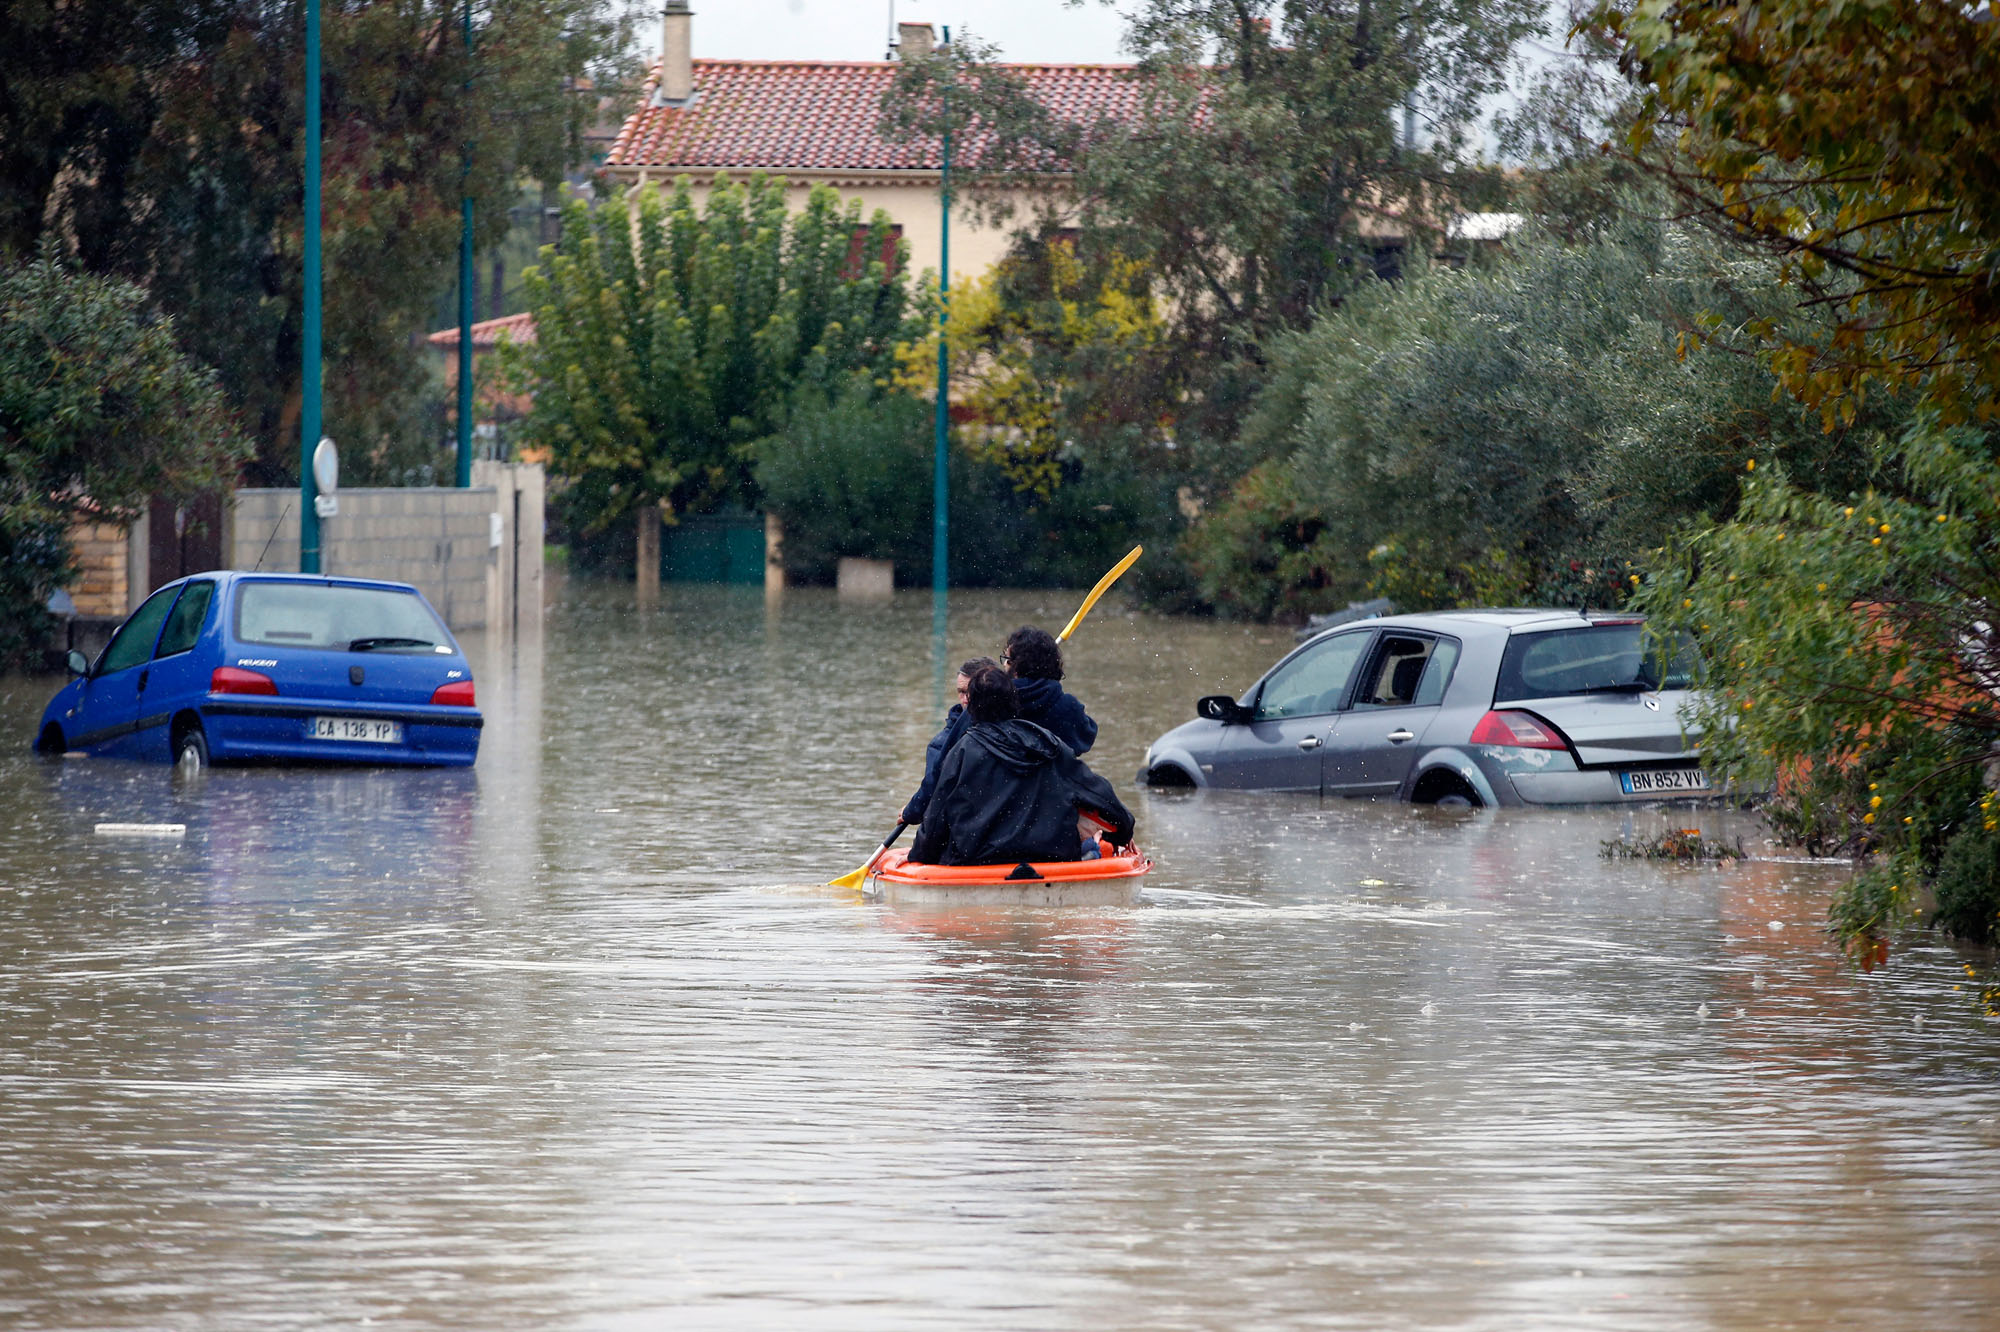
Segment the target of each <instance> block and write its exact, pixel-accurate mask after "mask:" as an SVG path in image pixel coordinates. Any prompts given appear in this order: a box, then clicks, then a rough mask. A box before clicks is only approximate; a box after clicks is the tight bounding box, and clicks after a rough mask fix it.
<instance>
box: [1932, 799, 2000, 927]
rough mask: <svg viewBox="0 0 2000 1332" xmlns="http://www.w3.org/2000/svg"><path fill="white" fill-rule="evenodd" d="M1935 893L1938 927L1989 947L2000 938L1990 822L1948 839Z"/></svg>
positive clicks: (1995, 844) (1996, 854)
mask: <svg viewBox="0 0 2000 1332" xmlns="http://www.w3.org/2000/svg"><path fill="white" fill-rule="evenodd" d="M1988 808H1989V809H1990V808H1991V806H1990V805H1989V806H1988ZM1935 891H1936V893H1937V923H1938V925H1939V926H1940V927H1942V928H1943V929H1946V930H1949V931H1950V932H1951V933H1953V934H1955V935H1957V936H1959V937H1960V938H1961V939H1968V940H1970V941H1972V942H1973V943H1982V944H1990V943H1992V942H1993V940H1994V938H1995V936H1996V935H2000V836H1996V835H1995V834H1994V832H1993V831H1992V823H1991V820H1990V819H1988V820H1983V821H1981V822H1979V823H1976V824H1973V825H1970V826H1968V827H1966V828H1963V829H1961V830H1960V831H1959V833H1958V835H1957V836H1955V837H1953V838H1952V839H1951V841H1950V843H1949V844H1948V845H1947V846H1946V847H1945V851H1944V856H1943V858H1942V859H1941V860H1940V861H1939V863H1938V871H1937V884H1936V889H1935Z"/></svg>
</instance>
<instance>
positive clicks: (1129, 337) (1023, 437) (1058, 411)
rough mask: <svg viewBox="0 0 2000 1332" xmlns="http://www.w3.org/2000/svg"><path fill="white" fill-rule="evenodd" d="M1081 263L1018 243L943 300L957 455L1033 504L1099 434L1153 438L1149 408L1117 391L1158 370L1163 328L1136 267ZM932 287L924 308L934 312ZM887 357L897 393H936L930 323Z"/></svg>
mask: <svg viewBox="0 0 2000 1332" xmlns="http://www.w3.org/2000/svg"><path fill="white" fill-rule="evenodd" d="M1097 258H1098V261H1097V262H1095V263H1092V264H1086V263H1084V262H1083V261H1082V260H1081V259H1080V258H1079V257H1078V255H1077V253H1076V249H1075V247H1074V246H1072V245H1070V244H1069V243H1067V242H1066V241H1062V240H1054V241H1048V242H1044V243H1040V244H1024V245H1022V246H1021V247H1019V248H1018V249H1017V250H1016V252H1015V253H1014V254H1013V255H1011V256H1010V257H1008V258H1006V259H1004V260H1002V261H1001V262H1000V263H998V264H996V265H995V266H994V267H993V268H992V269H990V270H989V271H988V272H986V273H985V274H983V275H982V276H981V277H980V278H979V279H978V280H976V281H975V282H974V283H973V284H972V285H971V286H969V287H960V288H959V289H957V290H955V291H953V292H952V293H951V318H950V319H949V320H948V321H947V322H946V323H945V338H946V343H947V346H948V348H949V353H948V356H947V367H948V373H949V376H950V395H951V402H952V406H953V408H954V410H955V411H957V412H958V413H959V414H960V415H961V416H962V417H963V418H965V420H966V422H967V427H966V430H965V432H964V438H965V444H966V447H967V448H968V449H969V450H970V451H971V452H972V454H973V456H975V457H977V458H980V459H982V460H984V461H987V462H990V463H992V464H994V465H995V466H997V467H999V468H1000V469H1001V470H1002V471H1003V472H1005V473H1006V474H1007V475H1008V476H1009V477H1010V478H1012V480H1013V481H1014V484H1015V485H1016V486H1017V487H1019V488H1020V489H1022V490H1024V491H1032V492H1034V493H1035V494H1037V495H1039V496H1041V497H1042V498H1047V497H1048V496H1049V495H1051V494H1053V493H1054V491H1055V488H1056V486H1057V485H1058V484H1060V482H1061V481H1062V478H1063V470H1064V466H1065V464H1066V463H1070V462H1074V461H1075V458H1076V454H1077V450H1078V448H1079V447H1080V446H1081V445H1082V444H1084V443H1086V442H1090V441H1097V440H1101V439H1102V438H1103V437H1104V436H1105V435H1106V434H1107V433H1111V432H1117V431H1124V430H1129V431H1134V432H1136V433H1138V434H1139V435H1141V436H1145V437H1149V438H1157V435H1158V430H1157V422H1148V421H1146V420H1145V419H1144V416H1143V412H1144V409H1145V406H1146V404H1147V403H1148V402H1149V401H1151V400H1152V399H1151V398H1150V397H1149V396H1148V395H1132V394H1130V393H1128V392H1127V391H1126V390H1127V389H1129V387H1130V386H1131V385H1132V384H1133V383H1134V382H1135V381H1136V380H1139V379H1141V378H1143V377H1148V376H1158V375H1161V374H1164V373H1165V372H1166V371H1167V366H1166V365H1165V363H1164V362H1165V337H1164V333H1165V328H1164V322H1163V320H1162V319H1161V316H1160V314H1159V311H1158V309H1157V307H1156V306H1155V304H1154V302H1153V299H1152V296H1151V293H1150V291H1149V290H1148V286H1147V282H1146V275H1145V273H1144V271H1143V270H1142V269H1141V268H1140V267H1139V265H1137V264H1135V263H1133V262H1131V261H1130V260H1126V259H1123V258H1120V257H1119V256H1116V255H1102V254H1100V255H1099V256H1098V257H1097ZM936 301H937V287H936V284H935V280H934V278H933V280H932V282H931V285H930V286H929V287H928V288H927V290H926V291H925V292H924V293H923V303H924V304H925V305H927V306H929V307H930V309H931V310H935V308H936V305H935V303H936ZM926 327H928V328H929V330H930V334H929V336H928V337H925V338H923V339H920V340H915V341H911V342H906V343H904V344H902V345H900V346H899V347H897V348H896V365H897V373H896V384H897V386H898V387H899V388H901V389H903V390H904V391H905V392H908V393H911V394H919V395H921V394H927V393H933V392H934V391H935V389H936V387H937V341H938V333H937V321H936V320H935V319H928V320H926Z"/></svg>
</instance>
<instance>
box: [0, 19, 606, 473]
mask: <svg viewBox="0 0 2000 1332" xmlns="http://www.w3.org/2000/svg"><path fill="white" fill-rule="evenodd" d="M321 8H322V30H323V35H322V46H323V56H322V62H323V71H324V75H323V82H322V117H323V124H324V140H323V162H324V198H325V206H324V207H325V237H324V254H325V266H326V267H325V273H326V281H325V316H324V317H325V325H324V338H325V342H324V346H325V353H326V356H325V365H326V391H327V418H326V419H327V427H328V431H329V433H331V434H333V435H335V436H336V437H337V438H340V439H341V440H342V443H343V444H344V445H346V446H348V456H349V457H350V458H352V459H354V460H355V461H356V462H357V463H360V464H362V470H363V471H365V470H366V465H367V460H368V458H369V457H370V455H371V454H374V453H376V452H379V451H380V450H381V449H383V448H384V447H385V446H387V445H388V444H389V443H390V442H391V438H390V437H391V436H392V435H394V434H395V433H396V432H397V431H398V429H405V430H407V428H408V427H407V424H406V423H407V420H408V414H409V409H410V402H411V398H412V396H413V394H414V393H415V392H416V391H417V389H418V387H419V383H420V378H419V377H420V376H421V374H422V372H423V368H424V362H423V358H422V357H421V356H418V355H414V354H413V353H412V350H411V345H410V335H411V334H412V333H414V332H419V331H422V330H423V328H424V325H425V322H426V320H427V317H428V314H429V311H430V310H431V309H432V307H433V305H434V304H435V301H436V299H437V296H438V294H439V293H440V292H442V291H444V290H447V289H448V288H449V287H450V285H451V284H452V282H453V281H454V280H455V271H456V270H455V266H454V259H455V256H456V253H457V244H458V229H459V201H460V198H461V196H462V195H468V194H469V195H470V196H471V197H472V199H473V200H474V204H475V215H476V218H477V222H478V232H479V234H478V243H479V244H480V245H482V246H484V245H488V244H490V243H492V242H493V241H494V240H495V239H496V238H497V237H498V236H499V235H500V234H501V233H502V232H504V231H505V229H506V226H507V219H506V212H505V210H506V207H507V205H508V204H510V203H512V202H513V201H514V198H515V195H516V192H517V190H518V184H519V181H520V179H521V177H523V176H532V177H536V178H539V179H542V180H545V181H554V180H556V179H558V178H559V177H560V175H561V174H562V171H563V170H564V168H565V167H566V166H567V165H568V164H570V163H572V162H574V161H577V160H579V158H580V156H581V154H580V151H579V149H578V144H579V142H580V130H581V128H582V125H583V124H584V122H585V119H586V117H587V116H589V115H590V114H592V112H593V111H594V104H595V100H596V95H595V94H586V93H585V92H584V91H582V90H583V89H585V88H587V87H588V86H589V85H590V81H591V79H593V78H594V79H595V81H596V84H597V86H598V87H600V88H602V87H606V86H613V85H615V84H616V82H617V81H618V80H619V79H620V78H621V77H622V75H623V73H624V57H623V55H622V52H623V51H624V50H625V47H626V45H627V42H628V38H629V17H628V15H627V13H626V10H625V7H624V6H622V5H620V4H617V3H615V2H614V0H486V2H485V3H483V4H481V5H479V6H478V8H477V10H476V12H475V24H474V34H473V46H472V50H471V52H470V53H469V54H468V52H467V51H466V49H465V46H464V41H463V37H462V35H461V34H462V29H461V23H462V19H463V15H464V12H465V9H464V5H463V3H461V0H325V2H324V3H323V4H322V7H321ZM304 35H305V23H304V9H303V6H302V5H300V4H299V3H297V2H296V0H291V2H289V3H269V2H268V0H138V2H137V3H110V2H109V0H90V2H87V3H73V4H51V3H28V4H15V5H8V6H6V7H5V8H4V9H0V254H4V253H7V252H10V251H11V252H13V253H16V254H22V253H26V252H28V251H29V250H30V249H31V248H32V247H33V245H34V243H35V241H36V239H37V238H38V237H39V236H41V235H43V234H45V233H46V234H53V235H56V236H59V237H61V238H62V240H63V242H64V244H65V246H66V247H67V248H69V249H70V250H71V251H72V253H74V255H75V256H76V257H77V258H78V259H80V260H81V261H82V262H83V264H84V265H85V266H86V267H87V268H89V269H91V270H93V271H103V272H112V273H117V274H120V275H123V276H125V277H128V278H130V279H131V280H133V281H136V282H138V283H140V284H141V285H142V286H143V287H145V289H146V290H147V291H148V292H149V293H150V295H151V297H152V300H153V302H154V303H155V304H156V306H157V307H158V308H160V309H163V310H167V311H170V312H172V313H173V314H175V315H176V316H177V318H178V319H179V321H180V327H181V331H182V337H183V338H184V340H185V341H186V343H187V345H188V347H189V349H190V351H191V352H193V353H194V354H195V355H196V356H198V357H199V358H200V359H202V360H204V361H207V362H208V363H210V364H213V365H215V366H217V367H218V369H219V372H220V373H221V375H222V384H223V387H224V389H225V390H226V391H227V392H228V394H229V396H230V398H231V399H232V400H233V401H234V402H235V403H236V404H237V405H238V406H239V407H240V409H241V411H242V415H243V419H244V421H245V423H246V426H247V427H248V428H249V430H250V431H251V433H252V435H253V436H254V438H255V439H256V441H257V444H258V449H259V454H258V458H259V461H258V468H257V472H258V475H259V477H260V479H262V480H264V481H267V482H273V483H277V482H283V481H287V480H290V479H292V478H294V477H295V476H296V468H297V453H298V449H297V440H296V431H297V422H298V411H299V403H300V344H299V338H300V327H301V325H300V308H301V307H300V303H301V298H302V290H303V288H302V275H301V246H302V235H303V221H302V187H301V184H300V182H301V180H302V179H303V176H304V168H305V142H304V136H303V129H304V119H305V115H304V79H303V68H304V49H303V48H304Z"/></svg>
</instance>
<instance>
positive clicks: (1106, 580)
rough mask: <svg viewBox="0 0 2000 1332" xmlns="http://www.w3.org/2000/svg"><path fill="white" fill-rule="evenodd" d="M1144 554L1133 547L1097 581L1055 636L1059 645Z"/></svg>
mask: <svg viewBox="0 0 2000 1332" xmlns="http://www.w3.org/2000/svg"><path fill="white" fill-rule="evenodd" d="M1145 553H1146V548H1145V547H1144V546H1134V547H1132V553H1131V554H1129V555H1127V556H1126V557H1125V558H1124V559H1122V560H1120V561H1118V563H1116V564H1114V565H1112V566H1111V572H1110V573H1108V574H1106V575H1104V577H1102V578H1100V579H1098V580H1097V586H1096V587H1093V588H1091V589H1090V595H1089V596H1087V597H1085V598H1084V599H1083V604H1082V605H1081V606H1078V607H1077V608H1076V614H1075V615H1072V616H1071V617H1070V621H1069V623H1068V624H1066V625H1064V626H1063V631H1062V632H1061V633H1059V634H1057V635H1056V642H1058V643H1060V642H1062V641H1064V640H1065V639H1067V638H1068V637H1069V636H1070V634H1071V633H1072V632H1073V631H1074V630H1075V629H1076V627H1077V626H1078V625H1079V624H1082V623H1083V617H1084V616H1086V615H1088V614H1090V608H1091V607H1092V606H1095V605H1096V604H1097V599H1098V598H1099V597H1101V596H1103V595H1104V594H1105V593H1106V592H1109V591H1110V590H1111V585H1112V584H1113V583H1115V582H1117V581H1118V580H1119V578H1120V577H1121V576H1123V574H1124V573H1125V571H1126V570H1127V569H1129V568H1131V567H1132V566H1133V565H1135V564H1137V563H1138V562H1139V557H1140V556H1141V555H1144V554H1145Z"/></svg>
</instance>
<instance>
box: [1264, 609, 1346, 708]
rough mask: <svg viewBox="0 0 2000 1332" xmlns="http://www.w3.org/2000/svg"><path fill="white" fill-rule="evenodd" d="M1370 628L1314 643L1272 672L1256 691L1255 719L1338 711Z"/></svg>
mask: <svg viewBox="0 0 2000 1332" xmlns="http://www.w3.org/2000/svg"><path fill="white" fill-rule="evenodd" d="M1374 636H1375V635H1374V633H1373V632H1372V631H1363V632H1361V633H1353V634H1336V635H1334V636H1333V637H1332V638H1329V639H1325V640H1323V641H1321V642H1318V643H1314V644H1313V645H1312V646H1310V647H1308V648H1307V649H1306V650H1305V651H1303V652H1301V653H1299V655H1298V656H1296V657H1293V658H1292V659H1291V660H1290V661H1288V662H1286V663H1285V664H1284V665H1282V666H1280V667H1279V668H1278V669H1277V670H1276V671H1275V672H1273V673H1272V675H1271V678H1270V679H1268V680H1266V681H1265V682H1264V687H1263V688H1262V689H1260V690H1258V691H1257V720H1258V721H1269V720H1271V719H1272V718H1275V717H1311V716H1316V715H1318V714H1319V713H1322V712H1337V711H1339V710H1340V705H1341V701H1342V700H1343V699H1344V698H1345V697H1346V696H1347V686H1348V683H1349V682H1350V681H1351V680H1353V678H1354V668H1355V667H1357V666H1359V665H1360V664H1361V654H1362V652H1363V651H1364V650H1365V649H1366V648H1367V647H1368V643H1369V640H1371V639H1372V638H1374Z"/></svg>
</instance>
